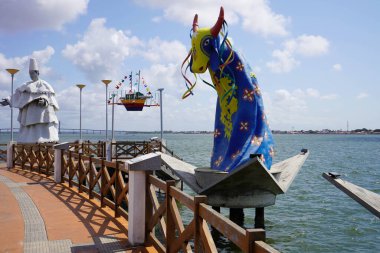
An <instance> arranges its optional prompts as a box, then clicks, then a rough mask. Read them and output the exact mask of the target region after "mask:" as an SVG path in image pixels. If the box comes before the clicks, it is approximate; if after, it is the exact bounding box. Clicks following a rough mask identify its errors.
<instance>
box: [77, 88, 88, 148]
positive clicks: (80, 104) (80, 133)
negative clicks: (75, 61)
mask: <svg viewBox="0 0 380 253" xmlns="http://www.w3.org/2000/svg"><path fill="white" fill-rule="evenodd" d="M77 87H78V88H79V90H80V95H79V141H82V89H83V88H84V87H86V85H84V84H77Z"/></svg>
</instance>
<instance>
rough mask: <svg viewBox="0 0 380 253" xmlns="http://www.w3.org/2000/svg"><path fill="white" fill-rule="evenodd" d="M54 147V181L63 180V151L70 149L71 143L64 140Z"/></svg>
mask: <svg viewBox="0 0 380 253" xmlns="http://www.w3.org/2000/svg"><path fill="white" fill-rule="evenodd" d="M53 148H54V181H55V182H56V183H61V182H62V165H63V152H64V150H67V149H69V143H68V142H64V143H61V144H57V145H54V146H53Z"/></svg>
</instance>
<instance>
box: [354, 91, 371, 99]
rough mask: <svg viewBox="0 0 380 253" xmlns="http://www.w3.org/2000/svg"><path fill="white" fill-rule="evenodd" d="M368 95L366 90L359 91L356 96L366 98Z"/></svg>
mask: <svg viewBox="0 0 380 253" xmlns="http://www.w3.org/2000/svg"><path fill="white" fill-rule="evenodd" d="M368 96H369V94H368V93H367V92H360V93H359V94H358V95H357V96H356V98H357V99H364V98H367V97H368Z"/></svg>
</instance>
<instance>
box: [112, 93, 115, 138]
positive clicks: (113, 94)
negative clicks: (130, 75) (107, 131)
mask: <svg viewBox="0 0 380 253" xmlns="http://www.w3.org/2000/svg"><path fill="white" fill-rule="evenodd" d="M115 96H116V94H115V93H112V133H111V141H113V140H114V125H115Z"/></svg>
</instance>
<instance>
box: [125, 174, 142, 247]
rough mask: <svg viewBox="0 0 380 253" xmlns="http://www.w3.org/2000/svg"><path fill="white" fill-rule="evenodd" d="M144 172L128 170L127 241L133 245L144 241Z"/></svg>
mask: <svg viewBox="0 0 380 253" xmlns="http://www.w3.org/2000/svg"><path fill="white" fill-rule="evenodd" d="M145 173H146V172H145V171H130V172H129V202H128V222H129V223H128V241H129V243H130V244H131V245H133V246H137V245H142V244H144V241H145V194H144V193H145V187H146V186H145V184H146V176H145Z"/></svg>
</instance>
